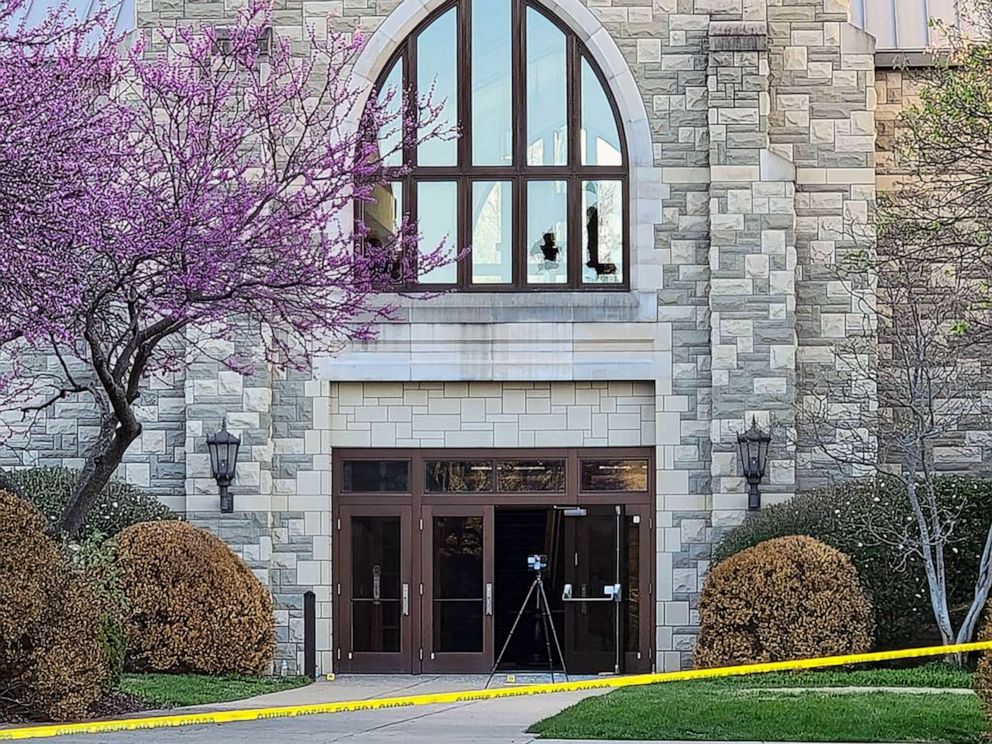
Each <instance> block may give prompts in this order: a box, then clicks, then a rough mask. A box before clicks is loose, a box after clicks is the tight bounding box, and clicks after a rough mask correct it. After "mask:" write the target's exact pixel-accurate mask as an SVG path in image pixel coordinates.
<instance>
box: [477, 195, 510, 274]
mask: <svg viewBox="0 0 992 744" xmlns="http://www.w3.org/2000/svg"><path fill="white" fill-rule="evenodd" d="M472 281H473V282H475V283H476V284H509V283H510V282H511V281H513V184H512V183H511V182H510V181H476V182H475V183H473V184H472Z"/></svg>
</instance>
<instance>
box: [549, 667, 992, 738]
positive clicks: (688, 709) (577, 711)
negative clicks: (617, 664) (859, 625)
mask: <svg viewBox="0 0 992 744" xmlns="http://www.w3.org/2000/svg"><path fill="white" fill-rule="evenodd" d="M970 682H971V680H970V675H969V674H968V673H966V672H962V671H959V670H955V669H951V668H949V667H944V666H936V665H934V666H927V667H921V668H918V669H906V670H894V669H884V670H863V671H857V672H811V673H805V674H775V675H762V676H760V677H759V676H755V677H749V678H731V679H722V680H710V681H698V682H678V683H668V684H660V685H650V686H645V687H630V688H626V689H620V690H617V691H616V692H613V693H610V694H609V695H603V696H599V697H594V698H589V699H587V700H584V701H582V702H580V703H579V704H578V705H575V706H572V707H571V708H568V709H566V710H564V711H562V712H561V713H559V714H558V715H556V716H553V717H552V718H549V719H547V720H545V721H541V722H540V723H537V724H535V725H534V726H533V727H532V728H531V731H532V732H533V733H536V734H540V735H541V736H543V737H547V738H560V739H687V740H701V739H702V740H721V739H722V740H727V741H741V740H748V741H817V742H839V741H843V742H947V743H948V744H979V743H980V742H982V741H987V740H986V739H985V738H984V737H985V736H987V734H988V731H989V729H988V726H987V723H986V721H985V718H984V717H983V715H982V711H981V709H980V707H979V704H978V700H977V698H976V697H975V696H974V695H961V694H926V695H924V694H911V693H891V692H888V693H887V692H871V691H865V692H857V693H838V692H836V691H831V690H830V689H829V688H831V687H875V686H878V687H940V688H967V687H970ZM784 687H804V688H806V687H820V688H824V689H822V690H819V691H803V692H797V691H788V690H785V691H778V690H774V689H770V688H784Z"/></svg>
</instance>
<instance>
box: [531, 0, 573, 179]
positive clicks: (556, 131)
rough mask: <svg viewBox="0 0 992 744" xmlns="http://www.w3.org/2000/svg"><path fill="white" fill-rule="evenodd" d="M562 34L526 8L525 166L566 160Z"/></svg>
mask: <svg viewBox="0 0 992 744" xmlns="http://www.w3.org/2000/svg"><path fill="white" fill-rule="evenodd" d="M566 73H567V65H566V62H565V35H564V34H563V33H562V32H561V31H560V30H559V29H558V27H557V26H555V24H553V23H552V22H551V21H549V20H548V19H547V18H545V17H544V15H543V14H541V13H540V12H538V11H536V10H534V9H533V8H527V165H565V164H566V162H567V161H568V160H567V159H568V108H567V100H566V98H567V96H566V91H567V89H568V88H567V75H566Z"/></svg>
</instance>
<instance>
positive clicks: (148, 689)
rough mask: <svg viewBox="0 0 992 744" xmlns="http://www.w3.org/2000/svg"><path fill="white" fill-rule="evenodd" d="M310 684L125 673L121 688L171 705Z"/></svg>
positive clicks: (158, 703) (280, 679) (295, 680)
mask: <svg viewBox="0 0 992 744" xmlns="http://www.w3.org/2000/svg"><path fill="white" fill-rule="evenodd" d="M307 684H310V680H309V679H308V678H306V677H210V676H207V675H202V674H125V675H124V677H123V679H121V684H120V690H121V691H122V692H126V693H129V694H131V695H135V696H137V697H139V698H141V699H142V700H145V701H147V702H148V703H150V704H152V705H155V706H158V707H162V708H171V707H175V706H182V705H208V704H210V703H223V702H227V701H228V700H243V699H244V698H249V697H254V696H255V695H264V694H266V693H269V692H280V691H281V690H291V689H293V688H294V687H302V686H303V685H307Z"/></svg>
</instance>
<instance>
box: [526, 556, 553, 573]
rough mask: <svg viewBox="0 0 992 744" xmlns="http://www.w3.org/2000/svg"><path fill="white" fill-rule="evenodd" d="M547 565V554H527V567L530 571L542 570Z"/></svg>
mask: <svg viewBox="0 0 992 744" xmlns="http://www.w3.org/2000/svg"><path fill="white" fill-rule="evenodd" d="M547 567H548V556H546V555H529V556H527V568H529V569H530V570H531V571H543V570H544V569H546V568H547Z"/></svg>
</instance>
